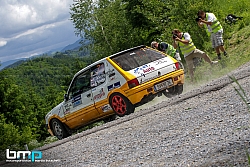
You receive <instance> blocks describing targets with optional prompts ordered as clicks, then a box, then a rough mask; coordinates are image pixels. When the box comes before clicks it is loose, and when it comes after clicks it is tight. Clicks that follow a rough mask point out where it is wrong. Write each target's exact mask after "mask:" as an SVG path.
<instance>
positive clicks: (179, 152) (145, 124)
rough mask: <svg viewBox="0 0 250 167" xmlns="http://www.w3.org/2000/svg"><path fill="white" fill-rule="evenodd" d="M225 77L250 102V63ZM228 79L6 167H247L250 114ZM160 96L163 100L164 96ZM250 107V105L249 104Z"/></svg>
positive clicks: (54, 144) (71, 139) (100, 127)
mask: <svg viewBox="0 0 250 167" xmlns="http://www.w3.org/2000/svg"><path fill="white" fill-rule="evenodd" d="M229 75H234V76H235V77H237V78H238V81H239V83H240V84H241V86H242V87H243V89H244V90H245V92H246V95H247V97H248V98H249V99H250V63H247V64H245V65H244V66H242V67H241V68H239V69H237V70H236V71H233V72H232V73H230V74H229ZM234 86H235V87H236V88H238V86H237V85H236V84H235V83H231V81H230V79H229V78H228V77H227V76H224V77H221V78H219V79H216V80H213V81H211V82H210V83H208V84H206V85H203V86H200V87H198V88H197V89H195V90H192V91H188V92H186V93H184V94H182V95H180V96H178V97H176V98H172V99H165V101H162V102H161V103H158V104H157V105H155V106H152V107H150V108H146V109H142V110H139V111H137V112H135V113H134V114H131V115H129V116H126V117H123V118H119V119H117V120H115V121H112V122H109V123H107V124H104V125H102V126H99V127H94V128H92V129H90V130H87V131H85V132H82V133H80V134H77V135H74V136H71V137H69V138H67V139H64V140H61V141H58V142H55V143H52V144H49V145H46V146H44V147H42V148H40V150H42V154H43V157H42V160H52V161H53V160H54V162H34V163H7V164H4V166H6V167H7V166H11V167H12V166H93V167H95V166H114V167H115V166H119V167H120V166H131V167H132V166H133V167H136V166H156V167H158V166H164V167H166V166H170V167H172V166H176V167H188V166H197V167H203V166H230V167H231V166H244V167H246V166H248V160H247V155H246V151H248V152H249V153H250V122H249V121H250V112H249V109H248V107H247V105H246V104H245V103H244V102H243V100H242V99H241V98H240V96H239V95H238V94H237V92H236V91H235V90H234ZM161 98H164V97H163V96H162V97H161ZM249 105H250V104H249Z"/></svg>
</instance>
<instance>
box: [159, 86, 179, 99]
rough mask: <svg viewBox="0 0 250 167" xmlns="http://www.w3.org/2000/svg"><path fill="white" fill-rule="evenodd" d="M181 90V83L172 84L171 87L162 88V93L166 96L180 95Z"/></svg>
mask: <svg viewBox="0 0 250 167" xmlns="http://www.w3.org/2000/svg"><path fill="white" fill-rule="evenodd" d="M182 92H183V85H175V86H172V87H171V88H168V89H167V90H164V91H163V92H162V93H163V94H164V95H165V96H166V97H168V98H171V97H173V96H176V95H180V94H182Z"/></svg>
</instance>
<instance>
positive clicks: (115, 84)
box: [107, 81, 121, 91]
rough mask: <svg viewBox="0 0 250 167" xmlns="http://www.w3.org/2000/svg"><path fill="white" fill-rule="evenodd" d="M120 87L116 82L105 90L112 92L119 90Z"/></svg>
mask: <svg viewBox="0 0 250 167" xmlns="http://www.w3.org/2000/svg"><path fill="white" fill-rule="evenodd" d="M120 86H121V83H120V81H118V82H116V83H114V84H112V85H109V86H108V87H107V88H108V91H111V90H113V89H115V88H119V87H120Z"/></svg>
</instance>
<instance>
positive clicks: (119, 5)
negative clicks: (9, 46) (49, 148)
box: [0, 0, 250, 159]
mask: <svg viewBox="0 0 250 167" xmlns="http://www.w3.org/2000/svg"><path fill="white" fill-rule="evenodd" d="M249 9H250V1H249V0H238V1H231V0H220V1H217V0H209V1H198V0H177V1H170V0H102V1H96V0H86V1H81V0H79V1H76V2H73V4H72V5H71V7H70V10H71V13H70V15H71V21H72V24H73V25H74V27H75V33H76V35H77V36H80V37H82V39H87V40H89V41H91V42H90V44H89V45H88V46H83V47H82V48H81V49H80V50H79V53H82V52H81V51H82V50H87V51H88V52H86V53H88V55H84V56H83V55H82V54H75V53H72V52H70V51H65V52H62V53H61V52H57V53H55V54H53V55H52V56H48V55H46V54H45V55H41V56H39V57H38V58H35V59H30V60H28V61H25V62H23V63H21V64H20V65H17V66H12V67H11V68H6V69H4V70H1V71H0V111H1V113H0V128H1V132H0V133H1V134H0V152H1V154H0V155H1V156H0V158H1V159H4V156H5V150H6V149H7V148H9V149H13V150H23V149H24V148H23V145H24V144H25V143H27V144H28V145H30V147H31V145H32V144H31V143H32V142H33V143H34V142H35V143H44V141H45V140H46V139H47V138H48V137H49V133H48V132H47V131H46V129H45V121H44V117H45V115H46V113H47V112H49V111H50V110H51V109H52V108H53V107H55V106H56V105H57V104H58V103H60V102H61V101H62V100H63V95H64V94H65V92H66V91H67V88H68V85H69V83H70V81H71V78H72V77H73V75H74V74H75V73H76V72H77V71H79V70H80V69H82V68H84V67H85V66H86V65H88V64H91V63H92V62H94V61H96V60H98V59H100V58H103V57H106V56H109V55H112V54H114V53H116V52H119V51H122V50H124V49H128V48H130V47H135V46H138V45H147V46H150V43H151V42H152V41H153V40H155V41H159V42H160V41H164V42H168V43H172V33H171V32H172V30H173V29H175V28H178V29H180V30H181V31H183V32H189V34H190V35H191V36H192V39H193V42H194V43H195V45H196V46H197V48H199V49H202V50H205V51H207V52H208V53H211V55H212V54H215V53H214V51H213V49H212V48H211V43H210V40H209V37H208V36H207V34H206V32H205V30H204V29H201V28H200V27H199V26H197V23H196V21H195V18H196V17H197V12H198V10H204V11H207V12H212V13H214V14H215V15H216V16H217V19H218V20H219V21H220V22H221V24H222V26H223V28H224V35H223V36H224V39H225V46H226V47H230V45H231V44H230V38H231V36H232V35H233V34H234V33H235V32H237V31H240V30H242V29H243V28H245V27H247V26H249V23H250V17H249V16H250V12H249ZM230 13H233V14H235V15H237V16H241V17H243V20H242V21H239V22H238V23H237V25H233V26H231V25H229V24H227V23H226V22H225V17H226V16H227V15H228V14H230ZM247 35H248V36H247V37H249V35H250V34H249V33H248V34H247ZM82 42H83V43H84V41H82ZM236 44H237V42H236ZM36 146H40V145H39V144H38V145H34V146H33V147H36Z"/></svg>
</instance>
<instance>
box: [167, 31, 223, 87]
mask: <svg viewBox="0 0 250 167" xmlns="http://www.w3.org/2000/svg"><path fill="white" fill-rule="evenodd" d="M172 33H173V46H174V48H177V47H178V46H179V47H180V50H181V52H182V54H183V55H184V58H185V60H186V63H187V68H188V72H189V75H190V78H191V82H193V81H194V69H193V67H194V64H193V58H195V57H198V58H203V59H204V60H205V61H206V62H208V63H209V64H210V65H213V64H216V63H218V61H211V59H210V57H209V56H208V55H207V54H206V53H205V52H203V51H201V50H199V49H197V48H196V47H195V45H194V43H193V41H192V39H191V36H190V35H189V33H187V32H185V33H183V32H181V31H180V30H178V29H174V30H173V32H172Z"/></svg>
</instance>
